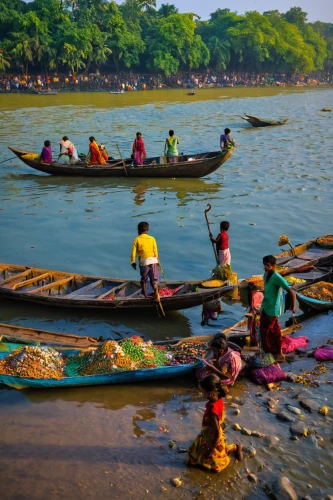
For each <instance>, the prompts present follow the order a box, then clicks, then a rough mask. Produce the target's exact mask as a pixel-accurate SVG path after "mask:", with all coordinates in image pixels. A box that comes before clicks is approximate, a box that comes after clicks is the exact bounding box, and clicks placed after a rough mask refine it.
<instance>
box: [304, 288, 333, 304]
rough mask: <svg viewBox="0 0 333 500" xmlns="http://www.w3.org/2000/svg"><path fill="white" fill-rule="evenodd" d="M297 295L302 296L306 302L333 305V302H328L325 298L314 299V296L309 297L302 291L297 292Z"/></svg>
mask: <svg viewBox="0 0 333 500" xmlns="http://www.w3.org/2000/svg"><path fill="white" fill-rule="evenodd" d="M296 295H297V297H300V298H301V299H302V300H304V301H305V302H312V303H313V304H321V305H325V306H331V307H333V302H326V301H325V300H318V299H313V298H312V297H307V296H306V295H302V294H301V293H297V292H296Z"/></svg>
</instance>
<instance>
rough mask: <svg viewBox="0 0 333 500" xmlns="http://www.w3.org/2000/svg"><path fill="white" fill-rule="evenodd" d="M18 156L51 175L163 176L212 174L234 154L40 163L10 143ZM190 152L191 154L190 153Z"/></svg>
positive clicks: (190, 176) (32, 166)
mask: <svg viewBox="0 0 333 500" xmlns="http://www.w3.org/2000/svg"><path fill="white" fill-rule="evenodd" d="M9 149H10V150H11V151H13V153H14V154H16V156H17V157H18V158H19V159H20V160H22V161H23V163H25V164H26V165H28V166H29V167H31V168H33V169H35V170H38V171H39V172H44V173H46V174H51V175H64V176H83V177H164V178H176V177H177V178H200V177H204V176H206V175H209V174H211V173H213V172H215V170H217V169H218V168H219V167H220V166H221V165H223V163H225V162H226V161H227V160H228V159H229V158H230V156H231V154H232V151H233V150H230V151H228V152H227V153H225V154H224V155H222V154H221V153H220V152H216V153H207V155H201V156H208V155H209V157H208V158H207V157H206V158H202V159H200V158H199V159H198V160H195V161H179V163H172V164H171V163H163V164H156V165H152V164H148V165H143V166H134V165H132V161H133V160H125V162H126V164H127V165H126V170H125V168H124V166H123V164H122V162H121V161H120V160H114V161H113V163H114V164H115V165H117V166H112V164H106V165H87V164H85V163H76V164H71V165H68V164H61V163H53V164H46V163H39V162H37V161H33V160H27V159H25V158H22V157H23V156H24V155H25V154H29V153H31V151H25V150H22V149H18V148H14V147H9ZM188 156H190V155H188Z"/></svg>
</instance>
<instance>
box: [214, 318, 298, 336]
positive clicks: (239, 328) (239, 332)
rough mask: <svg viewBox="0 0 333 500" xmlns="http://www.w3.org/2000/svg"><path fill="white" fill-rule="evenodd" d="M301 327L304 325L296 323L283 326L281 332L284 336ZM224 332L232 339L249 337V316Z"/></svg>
mask: <svg viewBox="0 0 333 500" xmlns="http://www.w3.org/2000/svg"><path fill="white" fill-rule="evenodd" d="M301 328H302V325H300V324H298V323H296V324H294V325H291V326H288V327H286V328H283V329H282V330H281V334H282V336H283V337H285V336H286V335H290V334H292V333H294V332H296V331H297V330H300V329H301ZM222 333H224V334H225V335H226V337H227V338H232V339H236V338H239V339H241V338H245V337H248V336H249V335H250V330H249V328H248V320H247V318H245V319H242V320H241V321H238V323H236V324H235V325H233V326H230V327H229V328H226V329H225V330H223V331H222Z"/></svg>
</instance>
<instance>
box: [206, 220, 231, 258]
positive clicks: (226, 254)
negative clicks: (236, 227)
mask: <svg viewBox="0 0 333 500" xmlns="http://www.w3.org/2000/svg"><path fill="white" fill-rule="evenodd" d="M229 227H230V224H229V222H228V221H226V220H223V221H222V222H221V224H220V233H219V234H218V236H217V238H216V240H214V238H213V235H212V233H209V237H210V240H211V241H212V242H213V243H216V250H217V255H218V259H219V263H220V265H221V266H225V265H227V264H229V265H230V263H231V254H230V249H229V236H228V229H229Z"/></svg>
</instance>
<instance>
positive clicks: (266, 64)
mask: <svg viewBox="0 0 333 500" xmlns="http://www.w3.org/2000/svg"><path fill="white" fill-rule="evenodd" d="M205 68H210V69H211V70H214V71H232V72H238V73H253V72H269V73H285V72H292V73H294V72H300V73H310V72H314V71H322V70H325V71H327V72H330V71H332V70H333V24H332V23H324V22H321V21H317V22H314V23H308V22H307V14H306V13H305V12H303V11H302V9H301V8H300V7H293V8H291V9H290V10H289V11H288V12H286V13H285V14H282V13H280V12H278V11H277V10H273V11H268V12H264V14H259V13H258V12H256V11H251V12H247V13H246V14H244V15H239V14H237V13H235V12H231V11H230V10H229V9H217V10H216V11H215V12H214V13H212V14H211V15H210V19H209V20H208V21H202V20H201V19H200V17H199V16H197V15H196V14H195V13H192V12H191V13H186V14H180V13H179V12H178V9H177V8H176V6H175V5H173V4H162V6H161V7H160V8H159V9H156V1H155V0H125V1H124V2H123V3H122V4H120V5H117V4H116V3H115V1H111V2H110V1H108V0H33V1H32V2H29V3H25V2H24V1H22V0H0V73H4V72H7V73H10V72H11V73H14V72H19V73H21V74H26V75H28V73H29V72H42V73H44V74H47V73H48V72H50V71H51V72H58V71H59V72H70V73H72V74H77V73H78V72H85V73H93V72H95V71H96V70H97V69H99V70H100V71H105V72H108V71H109V72H118V71H124V70H130V71H136V72H144V71H145V72H147V71H148V72H151V73H154V72H156V73H163V74H164V75H167V76H169V75H172V74H175V73H177V72H179V71H188V70H189V71H191V70H195V69H205Z"/></svg>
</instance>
